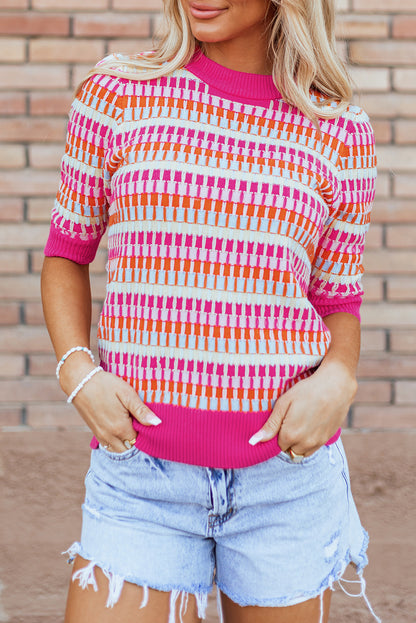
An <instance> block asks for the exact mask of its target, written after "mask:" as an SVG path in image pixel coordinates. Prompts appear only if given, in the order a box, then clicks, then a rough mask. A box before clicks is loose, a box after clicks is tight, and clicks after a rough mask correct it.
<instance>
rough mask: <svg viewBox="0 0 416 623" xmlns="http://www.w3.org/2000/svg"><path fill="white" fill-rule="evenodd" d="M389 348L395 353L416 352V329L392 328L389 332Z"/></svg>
mask: <svg viewBox="0 0 416 623" xmlns="http://www.w3.org/2000/svg"><path fill="white" fill-rule="evenodd" d="M390 348H391V350H392V351H393V352H395V353H406V354H413V353H415V352H416V329H405V330H403V329H394V330H392V331H391V333H390Z"/></svg>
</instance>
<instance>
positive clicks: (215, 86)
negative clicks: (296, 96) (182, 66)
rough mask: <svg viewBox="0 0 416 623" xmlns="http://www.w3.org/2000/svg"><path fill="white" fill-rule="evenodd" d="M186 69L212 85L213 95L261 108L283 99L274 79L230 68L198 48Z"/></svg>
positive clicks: (211, 91)
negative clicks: (271, 101) (257, 105)
mask: <svg viewBox="0 0 416 623" xmlns="http://www.w3.org/2000/svg"><path fill="white" fill-rule="evenodd" d="M186 69H187V70H188V71H190V72H191V73H192V74H194V76H197V77H198V78H200V79H201V80H202V81H203V82H205V83H206V84H208V85H209V87H210V93H212V94H213V95H218V96H220V97H226V98H228V99H231V100H235V101H238V102H243V103H244V102H247V103H248V104H252V105H255V104H256V103H257V104H259V105H260V106H264V105H265V103H266V104H267V102H270V100H275V99H280V98H281V94H280V92H279V91H278V89H277V88H276V85H275V84H274V82H273V76H269V75H262V74H250V73H245V72H242V71H235V70H233V69H228V68H227V67H223V66H222V65H219V64H218V63H215V62H214V61H212V60H211V59H209V58H208V57H207V56H205V55H204V54H203V53H202V52H201V50H200V49H197V51H196V52H195V54H194V56H193V57H192V59H191V60H190V62H189V63H188V64H187V65H186Z"/></svg>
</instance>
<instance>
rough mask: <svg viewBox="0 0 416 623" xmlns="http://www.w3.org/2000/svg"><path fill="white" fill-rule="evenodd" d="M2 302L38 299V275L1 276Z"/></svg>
mask: <svg viewBox="0 0 416 623" xmlns="http://www.w3.org/2000/svg"><path fill="white" fill-rule="evenodd" d="M0 291H1V293H2V299H3V301H16V300H17V301H30V300H36V299H38V298H39V293H40V283H39V275H13V276H9V275H1V276H0Z"/></svg>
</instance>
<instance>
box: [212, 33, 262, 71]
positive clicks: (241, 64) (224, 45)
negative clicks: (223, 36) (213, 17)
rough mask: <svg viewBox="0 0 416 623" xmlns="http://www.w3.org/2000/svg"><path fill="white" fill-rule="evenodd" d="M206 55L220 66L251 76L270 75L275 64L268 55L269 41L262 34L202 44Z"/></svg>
mask: <svg viewBox="0 0 416 623" xmlns="http://www.w3.org/2000/svg"><path fill="white" fill-rule="evenodd" d="M201 48H202V50H203V52H204V54H205V55H206V56H207V57H208V58H209V59H211V60H212V61H214V62H215V63H218V64H219V65H222V66H223V67H226V68H227V69H232V70H234V71H240V72H244V73H250V74H263V75H270V74H271V73H272V70H273V63H272V61H271V59H270V57H269V54H268V41H267V38H266V37H265V36H264V34H263V33H262V36H261V37H259V34H258V33H256V35H255V36H253V37H247V36H244V37H239V38H236V39H231V40H229V41H220V42H217V43H202V44H201Z"/></svg>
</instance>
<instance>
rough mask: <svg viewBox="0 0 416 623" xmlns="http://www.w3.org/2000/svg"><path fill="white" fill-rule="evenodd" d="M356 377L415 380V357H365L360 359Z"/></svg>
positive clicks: (390, 355) (389, 355)
mask: <svg viewBox="0 0 416 623" xmlns="http://www.w3.org/2000/svg"><path fill="white" fill-rule="evenodd" d="M358 376H359V377H360V378H376V379H377V378H378V379H389V378H394V379H402V378H416V355H396V354H394V355H392V354H388V355H386V354H385V355H377V356H376V357H375V356H374V357H370V356H367V355H366V356H365V357H361V360H360V363H359V366H358Z"/></svg>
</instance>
